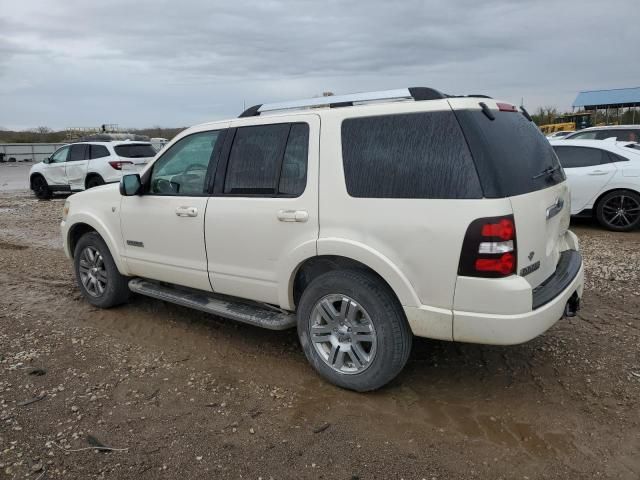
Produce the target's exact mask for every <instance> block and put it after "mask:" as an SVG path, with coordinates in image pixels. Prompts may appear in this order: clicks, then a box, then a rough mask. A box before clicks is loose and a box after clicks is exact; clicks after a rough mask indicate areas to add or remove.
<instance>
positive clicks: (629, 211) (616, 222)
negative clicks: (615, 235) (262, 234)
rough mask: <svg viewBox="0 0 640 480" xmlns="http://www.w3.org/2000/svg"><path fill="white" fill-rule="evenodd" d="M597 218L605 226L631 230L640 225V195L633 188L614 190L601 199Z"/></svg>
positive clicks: (623, 230) (597, 208)
mask: <svg viewBox="0 0 640 480" xmlns="http://www.w3.org/2000/svg"><path fill="white" fill-rule="evenodd" d="M596 219H597V220H598V222H599V223H600V225H602V226H603V227H604V228H606V229H608V230H613V231H615V232H630V231H631V230H634V229H636V228H638V227H639V226H640V195H639V194H638V193H636V192H634V191H632V190H614V191H611V192H609V193H607V194H605V196H604V197H602V198H601V199H600V201H599V202H598V206H597V207H596Z"/></svg>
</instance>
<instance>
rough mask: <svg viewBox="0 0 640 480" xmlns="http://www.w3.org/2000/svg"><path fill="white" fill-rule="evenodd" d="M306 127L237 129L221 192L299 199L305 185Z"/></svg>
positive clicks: (281, 126) (307, 139)
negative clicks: (296, 197)
mask: <svg viewBox="0 0 640 480" xmlns="http://www.w3.org/2000/svg"><path fill="white" fill-rule="evenodd" d="M308 154H309V125H308V124H306V123H293V124H290V123H279V124H272V125H257V126H250V127H239V128H238V129H237V130H236V133H235V137H234V139H233V145H232V146H231V152H230V153H229V161H228V164H227V168H226V177H225V182H224V190H223V191H224V193H225V194H230V195H263V196H276V195H277V196H299V195H301V194H302V192H304V189H305V186H306V184H307V162H308Z"/></svg>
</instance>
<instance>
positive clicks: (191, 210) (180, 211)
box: [176, 207, 198, 217]
mask: <svg viewBox="0 0 640 480" xmlns="http://www.w3.org/2000/svg"><path fill="white" fill-rule="evenodd" d="M176 215H177V216H179V217H197V216H198V209H197V208H196V207H178V208H176Z"/></svg>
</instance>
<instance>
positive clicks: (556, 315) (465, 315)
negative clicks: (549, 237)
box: [453, 256, 584, 345]
mask: <svg viewBox="0 0 640 480" xmlns="http://www.w3.org/2000/svg"><path fill="white" fill-rule="evenodd" d="M578 258H580V257H579V256H578ZM561 267H562V265H560V264H559V268H558V270H560V268H561ZM569 267H570V269H569V270H566V269H563V270H562V271H560V272H559V274H558V275H554V277H557V278H556V280H551V281H549V282H546V283H545V284H543V286H542V287H540V288H539V289H538V291H537V292H536V291H535V290H534V291H533V292H532V298H533V302H534V305H536V306H537V308H533V309H532V310H531V311H528V312H526V313H520V314H506V315H497V314H488V313H476V312H465V311H456V310H454V312H453V338H454V340H455V341H457V342H470V343H483V344H488V345H515V344H518V343H523V342H527V341H529V340H531V339H533V338H535V337H537V336H538V335H540V334H542V333H544V332H545V331H546V330H547V329H549V328H550V327H551V326H552V325H553V324H555V323H556V322H557V321H558V320H559V319H560V318H562V316H563V315H564V312H565V307H566V305H567V302H569V300H570V299H572V297H573V295H574V294H576V295H577V297H578V299H579V298H581V297H582V292H583V288H584V265H583V264H582V259H581V258H580V262H579V264H577V265H575V264H572V265H569ZM571 268H575V270H574V271H573V272H574V273H575V276H572V277H571V276H569V277H568V276H567V275H565V273H566V272H567V271H571ZM576 271H577V272H576ZM554 277H552V278H554ZM556 282H562V283H561V284H558V283H556ZM559 285H560V287H559ZM554 286H555V288H561V290H560V291H559V292H558V290H555V292H554V293H556V295H554V296H553V298H550V295H549V292H551V291H552V290H551V289H552V288H553V287H554ZM572 301H575V298H574V299H573V300H572Z"/></svg>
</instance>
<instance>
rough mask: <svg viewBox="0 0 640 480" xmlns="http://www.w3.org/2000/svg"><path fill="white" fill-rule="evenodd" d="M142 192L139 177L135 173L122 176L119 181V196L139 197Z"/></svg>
mask: <svg viewBox="0 0 640 480" xmlns="http://www.w3.org/2000/svg"><path fill="white" fill-rule="evenodd" d="M141 191H142V181H141V180H140V175H139V174H137V173H131V174H129V175H124V176H123V177H122V179H121V180H120V195H123V196H125V197H132V196H134V195H139V194H140V193H141Z"/></svg>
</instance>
